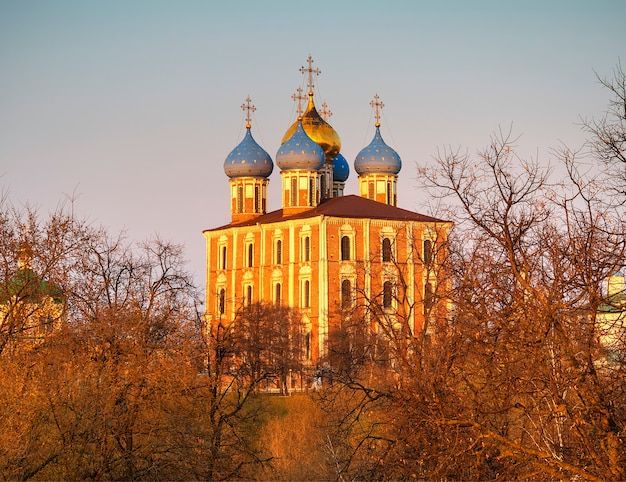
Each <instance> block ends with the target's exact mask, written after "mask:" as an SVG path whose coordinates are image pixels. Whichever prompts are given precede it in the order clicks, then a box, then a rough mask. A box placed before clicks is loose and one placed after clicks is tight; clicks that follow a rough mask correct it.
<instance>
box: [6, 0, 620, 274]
mask: <svg viewBox="0 0 626 482" xmlns="http://www.w3.org/2000/svg"><path fill="white" fill-rule="evenodd" d="M624 19H626V2H624V1H623V0H593V1H585V2H583V1H548V0H544V1H516V2H507V1H502V0H500V1H460V0H459V1H428V2H427V1H418V0H406V1H400V0H395V1H394V0H387V1H384V2H383V1H369V0H350V1H342V0H323V1H318V2H315V1H313V2H296V1H260V0H257V1H252V0H250V1H241V0H229V1H222V2H215V1H208V0H205V1H189V0H187V1H167V2H165V1H156V0H125V1H116V0H110V1H89V0H84V1H53V0H46V1H30V0H15V1H6V0H0V186H1V187H2V190H3V191H4V192H9V194H10V196H11V199H12V200H13V202H14V203H15V204H20V203H27V202H28V203H30V204H32V205H35V206H38V207H39V209H40V211H41V212H42V214H45V213H47V212H48V211H49V210H52V209H54V208H55V207H56V206H57V205H58V204H59V202H61V201H62V200H63V199H64V198H65V196H66V195H71V194H72V193H75V194H76V197H77V201H76V204H75V211H76V212H77V213H78V214H79V215H81V216H84V217H87V218H88V219H90V220H91V221H93V222H94V224H102V225H104V226H106V227H107V228H109V230H110V231H111V232H117V231H119V230H121V229H126V230H127V234H128V237H129V238H130V239H136V240H141V239H145V238H146V237H149V236H151V235H153V234H155V233H158V234H160V235H161V237H163V238H165V239H169V240H172V241H174V242H177V243H182V244H184V245H185V246H186V250H187V256H188V258H189V259H190V261H191V264H190V270H191V271H193V272H195V273H196V279H197V281H198V283H203V282H204V271H203V270H204V240H203V238H202V235H201V231H202V230H203V229H207V228H211V227H216V226H219V225H222V224H225V223H227V222H229V219H230V215H229V212H228V209H229V207H228V206H229V205H228V182H227V178H226V176H225V175H224V172H223V169H222V168H223V162H224V159H225V157H226V156H227V155H228V153H229V152H230V151H231V149H232V148H233V147H235V145H236V144H237V143H238V142H239V141H240V140H241V138H242V136H243V134H244V120H243V117H244V114H243V112H242V110H241V109H240V106H241V104H242V103H243V101H244V99H245V98H246V96H247V95H250V96H251V97H252V101H253V103H254V104H255V105H256V107H257V111H256V113H255V115H254V119H253V131H252V132H253V135H254V136H255V138H256V140H257V141H258V142H259V143H260V144H261V145H262V146H263V147H264V148H265V149H266V150H267V151H268V152H269V153H270V155H271V156H272V158H273V157H274V156H275V154H276V151H277V150H278V147H279V143H280V140H281V138H282V136H283V134H284V132H285V131H286V129H287V128H288V127H289V125H290V124H291V123H292V122H293V120H294V116H295V109H294V104H293V101H292V100H291V98H290V96H291V95H292V93H293V92H294V91H295V89H296V88H297V87H298V86H303V78H302V75H301V74H300V72H299V70H298V69H299V68H300V67H301V66H302V65H305V61H306V58H307V56H308V55H309V54H311V55H312V56H313V58H314V59H315V64H314V66H315V67H318V68H319V69H321V70H322V74H321V75H320V76H319V77H318V78H317V84H316V103H317V105H318V108H319V107H320V106H321V102H322V101H326V102H327V103H328V106H329V108H330V109H331V111H332V112H333V116H332V117H331V118H330V119H329V122H330V123H331V124H332V125H333V127H334V128H335V129H336V130H337V132H338V133H339V135H340V136H341V140H342V153H343V155H344V156H345V157H346V159H348V161H349V162H350V164H352V162H353V160H354V158H355V156H356V154H357V153H358V151H359V150H360V149H361V148H363V147H364V146H365V145H366V144H368V143H369V141H370V140H371V137H372V135H373V117H372V112H371V108H370V106H369V102H370V101H371V99H372V97H373V95H374V94H375V93H378V94H379V95H380V97H381V100H382V101H383V102H384V104H385V109H384V111H383V118H382V120H381V122H382V128H381V130H382V134H383V137H384V139H385V141H386V142H387V143H388V144H389V145H391V146H392V147H393V148H394V149H396V151H398V153H399V154H400V156H401V157H402V160H403V169H402V171H401V173H400V181H399V191H400V192H399V205H400V206H401V207H404V208H406V209H413V210H419V211H422V212H424V211H425V208H424V207H423V206H424V203H425V201H426V199H425V196H424V193H422V192H420V191H419V190H418V189H417V188H416V176H417V174H416V169H415V164H416V163H417V162H419V163H429V162H431V160H432V157H433V155H435V153H436V150H437V147H438V146H444V145H452V146H458V145H462V146H466V147H467V148H468V149H469V150H470V151H474V150H476V149H478V148H479V147H481V146H483V145H484V144H486V142H487V141H488V139H489V135H490V134H491V133H492V132H493V131H494V130H496V129H498V126H504V127H506V128H508V126H510V125H511V124H512V125H513V131H514V133H515V134H518V135H521V139H520V141H519V146H520V151H521V153H522V154H524V155H533V156H535V155H537V154H538V155H539V159H540V161H542V162H546V163H547V162H548V161H549V160H550V158H551V156H550V153H549V148H550V147H552V146H556V145H558V144H559V143H560V142H565V143H567V144H569V145H570V146H572V147H578V146H580V144H581V143H582V141H583V136H582V133H581V131H580V129H579V127H578V126H577V125H576V123H577V122H578V120H579V116H598V115H599V114H601V112H602V111H603V110H604V108H605V107H606V104H607V99H608V94H607V92H605V91H604V90H603V89H602V88H601V87H600V86H599V85H598V84H597V82H596V79H595V76H594V70H595V71H597V72H598V73H599V74H601V75H603V76H610V75H611V71H612V69H613V67H614V66H615V65H616V63H617V61H618V58H619V57H620V56H621V58H622V62H626V58H625V57H626V29H625V28H624ZM355 181H356V175H355V173H354V171H353V170H352V172H351V176H350V180H349V182H348V187H347V189H346V191H347V193H350V194H356V183H355ZM279 191H280V175H279V173H278V169H275V172H274V174H273V175H272V178H271V183H270V209H277V208H279V207H280V200H279V199H280V197H279Z"/></svg>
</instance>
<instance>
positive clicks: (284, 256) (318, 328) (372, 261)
mask: <svg viewBox="0 0 626 482" xmlns="http://www.w3.org/2000/svg"><path fill="white" fill-rule="evenodd" d="M437 233H438V228H437V227H436V226H430V225H427V224H424V223H419V222H414V221H397V220H396V221H394V220H378V219H368V218H335V217H313V218H305V219H299V220H290V221H285V222H278V223H272V224H267V225H252V226H246V227H240V228H225V229H223V230H220V231H212V232H205V236H206V237H207V239H208V242H207V260H208V262H207V266H208V269H207V307H206V309H207V313H208V314H209V317H208V319H209V321H210V319H213V320H216V319H219V317H220V313H219V306H220V290H221V289H225V290H226V294H225V300H224V313H223V314H221V316H222V317H224V318H226V319H229V320H232V319H233V318H234V315H235V313H236V311H237V309H238V308H240V307H241V306H242V305H243V304H244V303H247V302H248V301H249V300H248V299H247V298H248V296H250V295H249V294H248V293H251V301H252V302H257V301H259V300H262V301H264V302H272V303H275V302H276V296H277V291H276V290H277V288H276V287H277V285H280V301H281V303H282V304H285V305H289V306H292V307H294V308H297V309H299V310H300V311H301V313H302V315H303V318H304V319H305V320H306V322H307V324H308V326H309V327H310V332H311V339H312V345H311V360H312V361H315V360H317V359H318V358H319V357H320V356H323V355H324V354H325V350H326V344H327V337H328V334H329V333H330V332H332V331H333V329H335V328H337V326H338V323H340V319H341V312H342V304H343V303H344V302H345V301H344V300H343V296H344V294H343V292H342V283H343V281H344V280H348V281H349V282H350V291H351V294H350V296H351V302H350V303H351V304H352V306H357V305H358V304H363V303H364V302H365V301H367V300H370V301H371V300H374V301H375V302H376V303H378V304H380V305H381V306H382V305H383V293H384V283H385V281H390V282H391V283H392V284H393V286H394V290H397V291H394V293H395V294H397V295H398V296H397V298H398V300H396V299H395V297H394V300H393V303H392V305H391V306H389V307H388V313H393V314H394V316H398V317H399V318H404V317H406V318H407V321H408V322H409V323H410V326H411V328H412V329H413V330H414V331H415V332H419V331H420V330H421V327H422V326H423V308H422V302H423V299H424V293H425V284H426V282H427V281H426V280H425V277H426V274H425V271H424V264H423V262H422V258H423V246H424V240H425V239H432V241H433V242H435V241H436V242H437V243H439V242H441V241H442V237H441V235H439V238H438V239H437ZM307 238H308V246H307V244H306V243H305V240H306V239H307ZM346 238H347V240H348V241H343V243H345V246H344V247H343V250H344V252H343V253H342V239H346ZM384 238H388V239H389V240H390V253H391V258H388V261H387V260H385V261H384V260H383V249H382V245H383V239H384ZM279 242H280V247H278V243H279ZM250 246H252V248H250ZM224 248H226V254H227V260H226V265H225V267H226V269H223V267H224V264H223V263H224V261H223V259H222V257H223V250H224ZM250 249H252V253H250ZM346 250H349V255H348V253H346V252H345V251H346ZM387 256H389V253H388V254H387ZM343 257H347V258H349V259H342V258H343ZM250 261H252V263H251V264H252V265H251V266H250ZM432 281H434V278H433V279H432ZM306 283H308V287H307V286H306ZM248 287H250V288H248ZM248 289H250V292H248ZM307 294H308V296H307ZM409 308H412V310H411V309H409Z"/></svg>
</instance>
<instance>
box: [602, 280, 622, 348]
mask: <svg viewBox="0 0 626 482" xmlns="http://www.w3.org/2000/svg"><path fill="white" fill-rule="evenodd" d="M596 319H597V321H598V323H597V326H598V329H599V333H600V335H599V341H600V343H601V345H602V346H603V348H604V349H605V350H607V358H608V359H609V360H610V359H612V358H615V357H620V358H622V357H624V356H625V355H626V354H625V353H624V349H625V348H626V286H625V283H624V274H623V273H622V272H621V271H618V272H617V273H615V274H613V275H612V276H610V277H609V278H608V279H607V280H606V298H605V302H604V303H602V304H601V305H600V307H599V309H598V313H597V315H596Z"/></svg>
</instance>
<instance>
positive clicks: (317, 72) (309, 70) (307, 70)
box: [300, 54, 322, 95]
mask: <svg viewBox="0 0 626 482" xmlns="http://www.w3.org/2000/svg"><path fill="white" fill-rule="evenodd" d="M306 61H307V63H308V64H309V67H308V68H305V67H304V66H302V67H300V72H302V74H303V75H306V74H308V75H309V79H308V81H307V87H308V88H309V95H311V94H312V93H313V86H314V84H313V74H315V75H320V74H321V73H322V71H321V70H320V69H314V68H313V57H311V55H310V54H309V56H308V58H307V59H306Z"/></svg>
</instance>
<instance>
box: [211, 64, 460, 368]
mask: <svg viewBox="0 0 626 482" xmlns="http://www.w3.org/2000/svg"><path fill="white" fill-rule="evenodd" d="M312 63H313V60H312V58H311V57H310V56H309V58H308V67H302V68H301V69H300V71H301V72H302V73H303V74H304V75H305V76H308V82H307V83H308V104H307V105H306V109H304V111H303V109H302V107H300V104H299V105H298V109H297V111H298V119H297V120H296V121H295V122H294V123H293V124H292V125H291V126H289V127H288V128H287V130H286V132H285V134H284V136H283V138H282V143H281V146H280V148H279V149H278V152H277V153H276V155H275V158H274V159H275V164H276V166H277V167H278V168H279V169H280V176H281V187H280V193H281V199H282V207H281V209H278V210H276V211H272V212H267V209H266V207H267V199H268V195H269V176H270V174H271V173H272V171H273V169H274V161H273V160H272V158H271V156H270V155H269V154H268V153H267V152H266V151H265V150H264V149H263V148H262V147H261V146H259V144H258V143H257V142H256V141H255V139H254V137H253V136H252V126H251V117H250V113H251V112H252V111H254V106H253V105H252V104H251V100H250V98H248V99H246V103H245V104H244V105H242V108H243V109H244V111H245V112H247V115H246V121H247V125H246V133H245V136H244V138H243V140H242V141H241V142H240V143H239V145H237V146H236V147H235V148H234V149H233V150H232V151H231V152H230V154H228V156H227V157H226V160H225V162H224V173H225V174H226V176H227V177H228V179H229V181H228V182H229V184H230V211H231V222H230V223H229V224H227V225H225V226H220V227H216V228H212V229H207V230H205V231H204V232H203V234H204V237H205V239H206V259H207V263H206V322H207V325H208V327H209V328H210V327H212V326H215V325H216V324H217V323H224V322H228V321H232V320H233V319H234V318H235V315H236V313H237V311H238V310H239V309H240V308H241V307H243V306H245V305H249V304H251V303H255V302H258V301H262V302H269V303H273V304H275V305H277V306H279V305H284V306H288V307H292V308H296V309H298V310H299V312H300V313H301V316H302V319H303V320H304V326H305V331H306V337H307V350H306V360H305V361H306V362H307V363H309V364H310V366H314V365H315V364H316V363H318V361H319V360H321V359H323V358H324V357H326V356H327V352H328V347H329V342H330V338H331V337H332V334H333V333H334V332H335V331H336V328H337V326H338V325H339V324H340V323H341V320H342V317H345V316H346V313H348V312H353V310H354V309H356V308H357V307H358V306H363V305H364V304H368V306H373V305H376V306H378V307H379V310H378V311H377V313H379V314H381V315H382V316H390V317H393V316H398V315H397V314H398V313H399V312H400V310H401V309H402V308H403V307H406V306H408V307H410V309H408V310H404V312H403V313H404V315H403V316H404V317H405V320H406V323H407V325H408V326H409V328H410V330H411V331H412V332H413V333H419V332H420V331H421V330H422V329H423V326H424V316H425V311H426V310H427V309H429V308H430V306H429V305H430V304H431V301H430V300H432V299H434V296H435V293H436V292H437V290H439V288H440V287H439V286H438V281H437V276H436V269H434V266H435V265H436V264H437V262H438V258H440V256H441V249H440V248H441V246H443V245H444V243H445V240H446V235H447V233H448V231H449V229H450V227H451V225H452V224H451V223H450V222H447V221H443V220H440V219H436V218H433V217H430V216H426V215H422V214H418V213H415V212H412V211H408V210H405V209H401V208H399V207H397V205H396V204H397V187H396V186H397V179H398V175H399V173H400V169H401V167H402V162H401V159H400V156H399V155H398V153H397V152H396V151H395V150H394V149H392V148H391V147H389V146H388V145H387V144H386V143H385V141H384V140H383V138H382V136H381V133H380V122H379V121H380V109H382V107H383V103H382V102H380V99H379V97H378V95H376V96H375V97H374V100H373V101H372V102H371V106H372V107H373V109H374V112H375V119H376V124H375V126H376V130H375V133H374V137H373V139H372V140H371V142H370V143H369V145H367V146H365V147H364V148H363V149H362V150H361V151H360V152H359V153H358V154H357V155H356V158H355V160H354V164H353V167H354V170H355V171H356V174H357V176H358V186H359V193H358V195H346V194H344V186H345V182H346V180H347V179H348V176H349V175H350V165H349V164H348V162H347V160H346V158H345V157H344V156H343V155H342V153H341V141H340V137H339V135H338V134H337V132H336V131H335V130H334V129H333V127H332V126H331V125H330V124H329V123H328V122H327V121H326V120H325V119H324V118H323V117H322V116H321V115H320V114H319V113H318V111H317V109H316V106H315V104H314V100H313V95H314V83H313V78H314V76H315V75H317V74H319V73H320V71H319V69H313V68H312ZM298 90H299V91H300V93H301V92H302V89H298ZM292 98H294V100H296V99H298V101H299V100H307V99H306V98H303V96H302V95H300V96H298V97H296V96H295V95H294V96H292ZM324 107H325V106H324ZM324 110H325V109H323V110H322V113H324ZM400 305H402V306H400ZM374 311H375V310H369V312H370V313H374Z"/></svg>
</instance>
